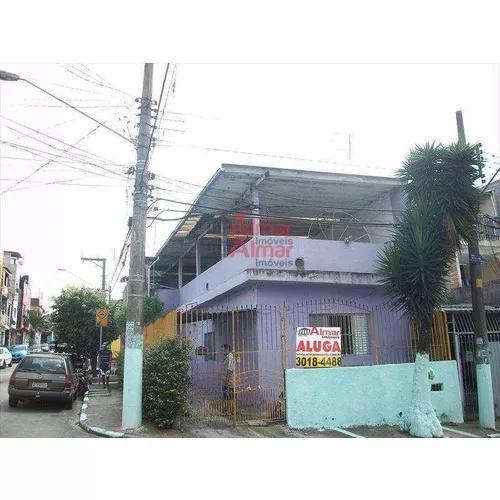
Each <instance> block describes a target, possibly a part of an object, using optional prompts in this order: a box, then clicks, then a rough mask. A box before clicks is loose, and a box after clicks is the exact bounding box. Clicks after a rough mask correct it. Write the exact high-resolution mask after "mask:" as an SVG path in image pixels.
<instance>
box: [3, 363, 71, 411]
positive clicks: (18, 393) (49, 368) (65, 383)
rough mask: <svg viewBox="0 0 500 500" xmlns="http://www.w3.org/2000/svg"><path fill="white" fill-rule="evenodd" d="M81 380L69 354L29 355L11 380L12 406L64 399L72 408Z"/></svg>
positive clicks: (67, 405) (69, 407) (10, 396)
mask: <svg viewBox="0 0 500 500" xmlns="http://www.w3.org/2000/svg"><path fill="white" fill-rule="evenodd" d="M77 387H78V380H77V378H76V375H75V372H74V370H73V365H72V364H71V360H70V359H69V357H68V356H65V355H63V354H55V353H36V354H35V353H34V354H28V355H27V356H26V357H25V358H24V359H23V360H21V362H20V363H19V365H17V368H16V369H15V370H14V372H13V373H12V375H11V377H10V380H9V406H10V407H11V408H15V407H16V406H17V403H18V401H25V400H37V401H61V402H63V403H64V406H65V408H67V409H71V408H72V407H73V401H74V400H75V399H76V396H77Z"/></svg>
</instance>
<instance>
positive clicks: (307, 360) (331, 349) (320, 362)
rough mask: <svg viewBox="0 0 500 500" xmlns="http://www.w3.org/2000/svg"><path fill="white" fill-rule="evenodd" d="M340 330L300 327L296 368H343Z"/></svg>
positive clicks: (298, 329) (334, 328) (298, 330)
mask: <svg viewBox="0 0 500 500" xmlns="http://www.w3.org/2000/svg"><path fill="white" fill-rule="evenodd" d="M341 348H342V342H341V337H340V328H339V327H332V328H323V327H320V326H300V327H298V328H297V335H296V344H295V356H296V357H295V366H296V367H298V368H333V367H336V366H341V359H342V358H341V357H342V349H341Z"/></svg>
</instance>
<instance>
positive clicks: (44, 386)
mask: <svg viewBox="0 0 500 500" xmlns="http://www.w3.org/2000/svg"><path fill="white" fill-rule="evenodd" d="M31 387H33V388H34V389H47V382H32V384H31Z"/></svg>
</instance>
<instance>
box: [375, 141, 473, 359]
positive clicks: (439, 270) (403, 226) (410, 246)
mask: <svg viewBox="0 0 500 500" xmlns="http://www.w3.org/2000/svg"><path fill="white" fill-rule="evenodd" d="M480 165H481V158H480V156H479V155H478V153H477V149H476V146H472V145H468V144H465V145H462V144H451V145H450V146H443V145H441V144H439V145H435V144H426V145H425V146H416V147H415V148H414V149H413V150H412V151H411V152H410V154H409V155H408V157H407V158H406V160H405V162H404V163H403V167H402V169H401V170H400V171H399V177H400V179H401V180H403V181H405V182H406V184H405V192H406V195H407V201H408V208H407V211H406V212H405V213H404V214H403V215H402V217H400V218H399V220H398V221H397V223H396V224H395V227H394V234H393V239H392V242H391V243H390V244H389V245H387V246H386V248H385V249H384V251H383V252H382V254H381V255H379V258H378V273H379V274H380V276H381V282H382V284H383V285H384V288H385V290H386V293H387V294H388V295H389V297H390V299H391V301H392V302H393V304H394V306H395V307H396V308H397V309H399V310H402V311H404V312H405V313H406V314H407V315H408V316H409V317H410V318H411V319H413V320H414V321H415V322H416V324H417V325H418V326H419V328H420V337H419V344H418V346H417V347H418V350H419V352H427V350H428V347H429V345H430V332H431V327H432V317H433V312H434V309H435V308H437V307H439V306H440V305H442V304H443V303H444V302H445V300H446V295H447V288H448V286H447V285H448V283H447V278H448V267H449V264H450V262H451V259H452V258H453V257H454V255H455V252H456V251H457V249H459V248H460V244H461V240H462V239H465V240H468V239H470V238H471V237H472V236H473V234H474V225H475V222H476V220H477V216H478V212H479V194H478V191H477V189H476V188H475V187H474V182H475V180H476V179H478V177H479V169H478V167H479V166H480Z"/></svg>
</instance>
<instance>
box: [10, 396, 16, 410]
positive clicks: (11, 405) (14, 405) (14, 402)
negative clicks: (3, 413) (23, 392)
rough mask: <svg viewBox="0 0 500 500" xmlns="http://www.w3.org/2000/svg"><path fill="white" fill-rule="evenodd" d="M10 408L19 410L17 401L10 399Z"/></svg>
mask: <svg viewBox="0 0 500 500" xmlns="http://www.w3.org/2000/svg"><path fill="white" fill-rule="evenodd" d="M9 407H10V408H17V399H14V398H9Z"/></svg>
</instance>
